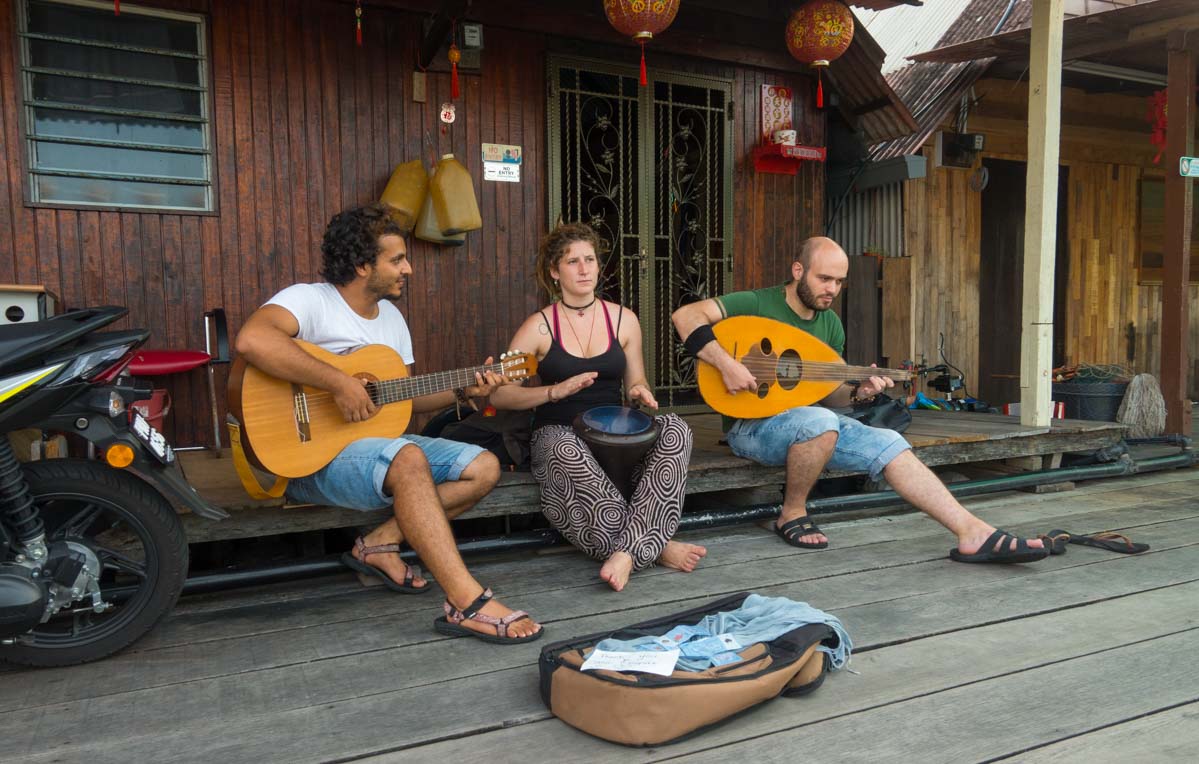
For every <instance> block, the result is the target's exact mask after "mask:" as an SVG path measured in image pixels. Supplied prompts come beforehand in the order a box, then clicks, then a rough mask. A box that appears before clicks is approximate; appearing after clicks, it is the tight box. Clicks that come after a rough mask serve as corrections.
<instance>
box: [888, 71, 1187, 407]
mask: <svg viewBox="0 0 1199 764" xmlns="http://www.w3.org/2000/svg"><path fill="white" fill-rule="evenodd" d="M975 95H976V97H977V98H978V101H977V104H976V106H975V108H974V110H973V112H972V113H971V115H970V119H969V123H968V129H969V130H970V131H971V132H981V133H984V134H985V135H986V146H987V150H986V151H985V152H984V154H983V155H984V156H986V157H995V158H998V159H1011V160H1016V161H1024V160H1025V157H1026V140H1027V139H1026V138H1025V135H1026V128H1025V124H1026V122H1025V120H1026V113H1027V103H1028V98H1027V85H1025V84H1023V83H1013V82H1009V81H1005V80H981V81H980V82H979V83H977V85H976V86H975ZM1146 111H1147V103H1146V100H1145V99H1142V98H1132V97H1127V96H1113V95H1091V94H1087V93H1084V92H1082V91H1079V90H1075V89H1071V88H1064V89H1063V91H1062V149H1061V163H1062V164H1063V165H1065V166H1067V167H1068V168H1069V183H1068V189H1069V190H1068V193H1069V198H1068V200H1067V205H1068V210H1069V212H1068V214H1069V220H1068V222H1067V226H1068V228H1067V231H1066V235H1067V236H1068V243H1069V252H1070V283H1069V290H1068V297H1067V299H1068V303H1067V305H1066V311H1065V313H1066V316H1067V318H1066V355H1067V358H1068V362H1070V363H1094V364H1109V363H1120V364H1125V365H1131V366H1132V370H1133V371H1134V372H1138V373H1139V372H1148V373H1151V374H1157V373H1158V372H1159V370H1160V361H1161V359H1160V323H1161V287H1160V286H1153V285H1138V284H1137V274H1136V255H1137V236H1138V229H1137V226H1138V212H1139V203H1140V198H1139V197H1140V192H1139V188H1140V181H1141V179H1142V177H1144V176H1146V175H1155V176H1159V177H1160V175H1161V173H1162V169H1161V167H1160V165H1154V164H1153V156H1154V154H1155V153H1156V151H1155V149H1154V148H1153V146H1152V145H1151V144H1150V143H1149V126H1148V123H1147V122H1146V121H1145V113H1146ZM925 151H926V155H927V156H930V157H931V154H929V153H928V152H929V151H930V148H928V147H926V149H925ZM1113 160H1117V161H1113ZM929 168H930V169H929V177H928V178H926V179H923V180H915V181H908V182H907V183H905V188H904V193H905V236H906V242H907V247H908V254H911V255H912V256H913V258H916V259H915V261H914V262H913V278H914V280H915V282H916V284H917V285H918V288H917V290H916V291H917V293H918V294H919V293H920V292H921V291H923V292H925V293H927V294H928V295H930V299H927V300H925V301H924V302H925V303H927V304H925V305H921V304H919V303H917V304H915V305H913V308H912V315H913V320H914V321H915V323H916V326H915V334H916V353H917V354H919V353H921V352H924V353H926V354H927V355H928V356H929V358H930V359H931V358H935V357H936V340H937V331H938V330H939V327H940V326H943V325H945V323H946V321H948V320H952V319H953V318H954V317H955V316H968V315H969V312H970V311H969V306H970V305H971V304H976V301H977V295H978V288H979V285H978V279H977V273H978V266H977V263H978V238H979V224H980V222H981V219H980V217H979V215H978V208H979V194H978V193H977V192H975V191H972V190H970V188H969V187H968V186H967V185H966V181H967V178H968V176H969V173H968V172H964V171H961V170H945V169H933V168H932V162H931V158H930V162H929ZM921 260H924V261H925V262H921ZM983 288H985V285H984V287H983ZM933 296H936V299H933ZM934 302H935V303H939V304H935V305H934V304H932V303H934ZM1129 323H1132V324H1133V325H1134V331H1135V335H1136V340H1135V348H1134V350H1133V352H1134V356H1133V360H1132V363H1131V364H1129V362H1128V357H1127V356H1128V350H1129V347H1128V340H1127V327H1128V324H1129ZM974 326H975V327H976V328H977V318H975V323H974ZM1190 336H1191V352H1192V354H1195V353H1199V287H1192V289H1191V332H1190ZM945 348H946V353H947V355H949V357H950V359H951V360H952V361H953V362H954V364H955V365H957V366H959V367H960V368H962V369H963V370H964V371H965V372H966V375H967V384H969V383H970V382H971V381H973V380H976V379H977V374H978V360H977V359H978V337H977V330H976V329H975V331H972V332H971V331H964V332H960V333H958V334H957V335H956V336H952V337H951V336H950V335H949V334H948V333H947V335H946V343H945ZM958 359H961V361H960V362H959V360H958ZM1189 387H1190V389H1191V390H1192V391H1196V390H1197V389H1199V385H1197V384H1196V378H1195V376H1194V374H1193V373H1192V377H1191V379H1190V385H1189Z"/></svg>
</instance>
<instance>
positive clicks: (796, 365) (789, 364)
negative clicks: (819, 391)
mask: <svg viewBox="0 0 1199 764" xmlns="http://www.w3.org/2000/svg"><path fill="white" fill-rule="evenodd" d="M777 373H778V383H779V387H781V388H783V389H784V390H794V389H795V386H796V385H798V384H799V381H800V379H801V378H802V377H803V359H802V358H800V357H799V353H797V352H795V351H794V350H791V349H790V348H788V349H787V350H784V351H783V352H782V354H781V355H780V356H779V362H778V366H777Z"/></svg>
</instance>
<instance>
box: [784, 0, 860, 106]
mask: <svg viewBox="0 0 1199 764" xmlns="http://www.w3.org/2000/svg"><path fill="white" fill-rule="evenodd" d="M785 39H786V41H787V50H789V51H791V55H792V56H794V57H795V58H796V59H797V60H799V61H801V62H802V63H805V64H809V65H810V66H812V67H813V68H815V69H816V108H818V109H819V108H824V83H823V82H821V78H820V70H821V69H822V68H824V67H826V66H828V65H829V64H830V63H831V62H833V61H836V60H837V59H838V58H840V57H841V54H842V53H844V52H845V51H846V50H847V49H848V48H849V44H850V43H851V42H853V12H851V11H850V10H849V8H847V7H846V6H845V4H844V3H842V2H840V0H808V2H807V3H805V4H804V5H803V7H801V8H800V9H799V10H797V11H796V12H795V13H793V14H791V20H790V21H789V22H787V32H786V38H785Z"/></svg>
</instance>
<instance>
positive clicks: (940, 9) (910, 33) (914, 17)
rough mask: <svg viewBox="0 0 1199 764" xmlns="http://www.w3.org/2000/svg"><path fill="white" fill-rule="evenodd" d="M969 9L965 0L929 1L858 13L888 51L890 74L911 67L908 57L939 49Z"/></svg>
mask: <svg viewBox="0 0 1199 764" xmlns="http://www.w3.org/2000/svg"><path fill="white" fill-rule="evenodd" d="M965 9H966V3H964V2H962V0H925V2H924V5H923V6H921V7H913V6H907V7H903V8H895V9H893V10H889V11H886V12H879V11H861V12H860V13H855V15H856V16H857V17H858V21H859V22H861V25H862V27H864V28H865V29H867V30H869V32H870V34H871V36H872V37H874V39H875V40H876V41H877V42H878V44H879V45H880V46H882V49H883V50H885V51H886V52H887V58H886V60H885V61H884V62H883V74H888V75H889V74H890V73H891V72H893V71H895V70H897V69H902V68H903V67H905V66H911V62H910V61H908V60H907V57H908V56H911V55H914V54H916V53H920V52H923V51H926V50H929V49H930V48H935V47H936V46H937V43H938V42H940V40H941V37H943V36H944V34H945V32H946V31H947V30H948V29H949V27H950V25H952V24H953V23H954V22H955V21H957V19H958V16H959V15H960V14H961V13H962V11H963V10H965ZM909 105H910V104H909Z"/></svg>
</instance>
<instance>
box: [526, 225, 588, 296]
mask: <svg viewBox="0 0 1199 764" xmlns="http://www.w3.org/2000/svg"><path fill="white" fill-rule="evenodd" d="M576 241H585V242H587V243H588V244H590V245H591V247H592V249H594V250H595V254H596V256H597V257H598V256H599V254H600V240H599V234H597V233H596V232H595V229H594V228H592V227H591V226H589V225H587V224H586V223H560V224H559V225H558V226H557V227H556V228H554V230H552V231H550V232H549V233H547V234H546V235H545V238H543V239H542V240H541V247H540V249H538V250H537V283H538V284H540V285H541V288H542V289H544V290H545V293H546V294H547V295H549V296H550V299H551V300H553V299H555V298H557V296H558V287H557V286H556V285H555V284H554V277H553V276H551V275H550V268H553V267H555V266H557V265H558V263H559V262H561V260H562V258H563V256H564V255H566V250H568V249H570V245H571V244H574V243H575V242H576Z"/></svg>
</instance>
